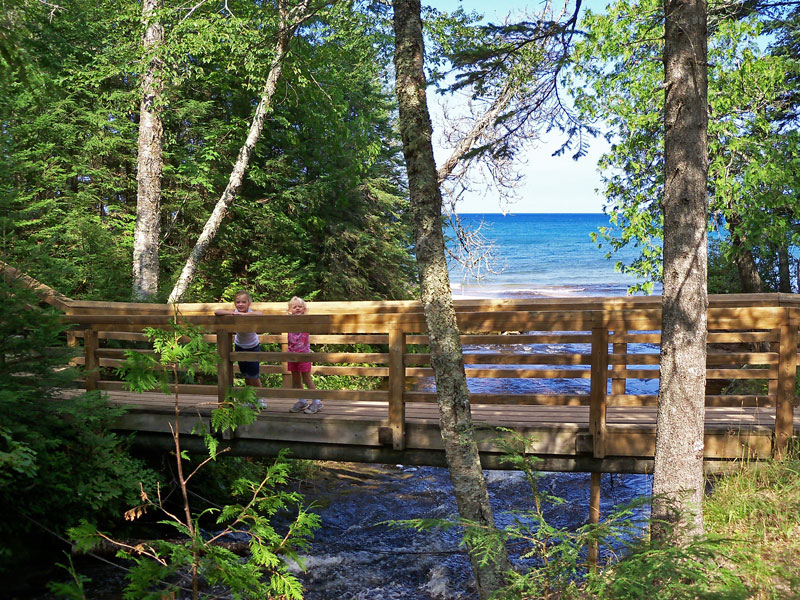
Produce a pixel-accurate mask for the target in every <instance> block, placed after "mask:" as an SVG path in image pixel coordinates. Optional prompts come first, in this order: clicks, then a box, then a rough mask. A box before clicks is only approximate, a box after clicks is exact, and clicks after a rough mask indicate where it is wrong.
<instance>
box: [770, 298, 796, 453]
mask: <svg viewBox="0 0 800 600" xmlns="http://www.w3.org/2000/svg"><path fill="white" fill-rule="evenodd" d="M784 310H785V314H786V316H785V322H784V324H783V325H781V334H780V339H779V341H778V344H779V351H778V352H779V362H778V395H777V399H776V402H775V446H774V449H773V453H774V455H775V457H776V458H780V457H782V456H784V455H785V454H786V449H787V447H788V445H789V440H790V439H791V438H792V435H793V433H794V390H795V385H796V379H797V323H796V322H792V319H791V312H790V311H789V309H784Z"/></svg>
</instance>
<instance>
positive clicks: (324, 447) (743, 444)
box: [108, 391, 800, 472]
mask: <svg viewBox="0 0 800 600" xmlns="http://www.w3.org/2000/svg"><path fill="white" fill-rule="evenodd" d="M108 394H109V400H110V402H111V403H112V404H115V405H121V406H125V407H127V408H128V412H127V413H126V414H125V415H124V416H123V417H121V418H120V420H119V422H118V427H119V429H120V430H135V431H137V438H136V439H137V441H138V442H137V443H139V444H140V445H143V446H146V447H170V446H171V444H172V440H171V437H170V436H169V431H170V429H169V422H170V420H171V419H172V418H174V402H173V399H172V398H171V397H169V396H166V395H163V394H158V393H145V394H136V393H131V392H124V391H110V392H108ZM294 401H295V400H294V399H293V398H278V399H270V400H269V405H268V407H267V408H266V409H264V410H263V411H262V413H261V415H260V416H259V418H258V420H257V422H256V423H254V424H253V425H250V426H248V427H242V428H239V429H238V430H237V431H236V432H235V433H234V434H233V435H232V436H230V437H229V438H227V439H226V444H227V445H230V447H231V451H232V452H233V453H234V454H239V455H253V456H259V455H261V456H274V455H276V454H277V452H278V451H279V450H280V449H281V448H289V449H290V450H291V451H292V454H293V456H295V457H298V458H309V459H320V460H348V461H356V462H381V463H404V464H426V465H444V452H443V446H442V441H441V436H440V433H439V424H438V408H437V406H436V405H435V404H431V403H415V402H408V403H406V415H405V418H406V419H405V420H406V448H405V449H404V450H393V449H392V448H391V446H386V445H384V444H382V443H381V434H380V430H381V428H385V427H386V426H387V425H388V406H387V403H385V402H373V401H337V400H327V401H326V402H325V408H324V410H323V411H322V412H320V413H317V414H314V415H306V414H303V413H298V414H294V413H290V412H289V407H290V406H291V405H292V404H293V403H294ZM180 402H181V430H182V432H183V433H184V434H186V435H184V436H183V437H182V443H183V444H184V446H185V447H189V448H191V447H192V446H198V447H199V445H200V441H199V438H197V437H196V436H192V435H189V434H190V433H191V430H192V428H193V427H194V426H195V425H196V424H197V421H198V420H202V421H204V422H207V421H208V418H209V416H210V413H211V410H212V409H213V408H214V407H215V406H216V398H215V397H211V396H207V395H204V396H201V395H188V394H186V395H182V396H181V399H180ZM472 414H473V420H474V422H475V424H476V437H477V438H478V441H479V448H480V450H481V458H482V460H483V462H484V466H486V467H489V468H502V464H501V462H500V461H499V457H500V455H501V454H502V451H501V449H500V448H499V447H498V444H497V438H498V437H499V436H500V435H501V434H500V433H499V432H498V430H497V428H498V427H505V428H509V429H513V430H515V431H518V432H519V433H521V434H523V435H525V436H530V437H533V438H535V443H534V446H533V448H532V451H533V452H535V453H536V454H537V455H539V456H541V457H543V462H542V464H541V465H540V466H541V468H542V469H543V470H564V471H567V470H580V471H594V470H602V471H606V472H607V471H623V472H647V471H649V470H650V469H651V468H652V457H653V452H654V449H655V424H656V408H655V407H630V406H626V407H609V408H608V412H607V427H608V442H607V452H606V457H605V458H593V457H592V456H591V447H592V446H591V443H592V442H591V435H590V433H589V407H588V406H519V405H517V406H509V405H505V406H500V405H497V404H492V405H480V404H476V405H473V406H472ZM774 427H775V409H774V408H763V407H762V408H756V407H741V408H736V407H734V408H732V407H707V408H706V436H705V444H706V450H705V452H706V458H707V461H708V462H707V464H708V465H713V464H715V463H718V462H719V461H718V459H722V460H730V459H737V458H742V457H746V456H754V457H768V456H770V453H771V451H772V438H773V432H774ZM794 429H795V431H796V432H797V431H800V410H797V409H796V410H795V414H794Z"/></svg>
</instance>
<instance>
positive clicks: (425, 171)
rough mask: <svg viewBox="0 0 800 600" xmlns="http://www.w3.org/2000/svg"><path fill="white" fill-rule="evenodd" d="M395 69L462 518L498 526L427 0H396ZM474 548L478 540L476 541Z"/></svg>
mask: <svg viewBox="0 0 800 600" xmlns="http://www.w3.org/2000/svg"><path fill="white" fill-rule="evenodd" d="M392 4H393V7H394V30H395V58H394V61H395V76H396V92H397V99H398V107H399V124H400V134H401V137H402V140H403V154H404V156H405V162H406V171H407V174H408V186H409V193H410V197H411V205H412V210H413V211H414V219H415V224H416V256H417V265H418V269H419V275H420V284H421V294H422V298H421V299H422V306H423V309H424V311H425V319H426V322H427V325H428V334H429V336H430V347H431V365H432V366H433V370H434V375H435V378H436V395H437V401H438V404H439V415H440V423H441V431H442V439H443V441H444V447H445V453H446V457H447V464H448V466H449V468H450V478H451V480H452V482H453V487H454V490H455V495H456V503H457V505H458V511H459V514H460V515H461V517H462V518H464V519H467V520H469V521H472V522H473V523H475V524H477V525H478V526H480V527H483V528H486V529H487V530H489V531H491V530H492V529H494V518H493V516H492V510H491V506H490V505H489V494H488V491H487V488H486V481H485V479H484V478H483V470H482V469H481V464H480V456H479V455H478V448H477V445H476V443H475V438H474V431H473V426H472V416H471V413H470V404H469V390H468V389H467V380H466V374H465V372H464V361H463V357H462V354H461V338H460V332H459V330H458V324H457V322H456V313H455V308H454V306H453V297H452V293H451V289H450V278H449V275H448V272H447V263H446V260H445V246H444V236H443V233H442V196H441V191H440V189H439V183H438V178H437V172H436V163H435V160H434V157H433V146H432V145H431V136H432V126H431V120H430V114H429V113H428V105H427V100H426V96H425V86H426V83H425V73H424V70H423V60H424V59H423V56H424V52H423V39H422V20H421V18H420V3H419V0H394V2H393V3H392ZM470 550H472V548H470ZM499 556H500V558H499V559H498V560H497V561H496V562H490V563H488V564H486V565H481V564H480V562H479V560H478V558H477V557H476V556H475V553H474V552H472V551H471V552H470V561H471V563H472V569H473V573H474V576H475V581H476V584H477V586H478V593H479V595H480V597H481V598H488V597H489V595H490V594H491V593H492V592H494V591H497V590H498V589H500V588H501V587H502V586H503V584H504V574H505V572H506V571H507V570H508V569H509V568H510V563H509V562H508V558H507V556H506V553H505V549H501V553H500V555H499Z"/></svg>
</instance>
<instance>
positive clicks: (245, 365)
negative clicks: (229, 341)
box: [233, 344, 261, 379]
mask: <svg viewBox="0 0 800 600" xmlns="http://www.w3.org/2000/svg"><path fill="white" fill-rule="evenodd" d="M233 347H234V348H235V349H236V351H237V352H261V344H256V345H255V346H252V347H250V348H243V347H242V346H240V345H239V344H234V345H233ZM238 364H239V371H241V373H242V376H243V377H246V378H247V379H256V378H257V377H258V371H259V363H258V361H249V360H240V361H239V363H238Z"/></svg>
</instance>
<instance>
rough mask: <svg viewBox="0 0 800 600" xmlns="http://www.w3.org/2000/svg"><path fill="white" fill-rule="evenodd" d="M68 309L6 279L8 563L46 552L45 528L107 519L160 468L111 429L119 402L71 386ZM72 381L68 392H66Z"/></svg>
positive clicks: (0, 376) (0, 433)
mask: <svg viewBox="0 0 800 600" xmlns="http://www.w3.org/2000/svg"><path fill="white" fill-rule="evenodd" d="M63 330H64V327H63V325H62V324H61V322H60V318H59V315H58V314H57V313H56V311H54V310H52V309H50V308H41V307H40V306H39V305H38V299H37V298H36V296H35V295H34V294H33V293H31V292H30V291H28V290H25V289H22V288H21V287H20V288H18V287H15V286H13V285H12V284H9V283H8V282H6V281H5V280H4V279H0V509H1V510H2V511H3V514H4V515H6V518H4V519H2V521H1V522H0V539H1V540H2V543H0V571H2V572H3V573H4V574H5V575H7V576H8V577H9V578H10V576H11V575H13V571H11V569H12V568H13V567H15V566H17V565H18V564H19V563H20V562H24V561H26V560H28V559H30V558H31V557H32V556H33V555H36V554H37V553H38V554H46V552H47V550H48V549H52V548H53V545H52V544H50V543H41V539H42V535H43V534H44V530H43V528H46V529H48V530H50V531H53V532H55V533H57V534H62V533H63V532H64V531H65V529H66V528H67V527H69V526H72V525H74V524H75V523H77V522H78V520H79V519H80V518H85V517H88V516H89V515H91V516H92V517H93V518H94V519H96V520H97V521H98V522H107V521H108V520H110V519H111V518H112V517H113V516H116V515H118V514H120V512H121V511H122V510H123V509H124V507H125V506H127V505H128V504H129V503H130V502H132V501H133V500H134V499H135V498H136V496H137V493H138V490H139V487H138V484H137V482H138V481H140V480H142V481H145V482H146V484H147V485H148V486H150V485H153V484H154V479H155V478H154V475H153V474H152V473H151V472H150V471H148V470H147V469H145V468H144V466H143V464H142V463H141V462H139V461H137V460H134V459H132V458H131V457H130V455H129V454H128V453H127V451H126V440H124V439H121V438H119V437H118V436H116V435H115V434H114V433H112V432H111V429H110V428H111V425H112V423H113V420H114V419H115V417H117V416H118V415H120V414H121V410H120V409H117V408H115V409H111V408H109V407H108V406H107V405H106V402H105V400H104V399H103V398H101V397H100V396H99V395H98V394H97V393H93V394H84V393H78V392H77V391H76V390H69V388H71V387H73V386H74V379H75V376H76V373H74V372H73V371H72V370H71V369H68V368H66V362H67V359H68V357H69V356H70V354H71V351H70V350H69V349H68V348H66V347H65V345H64V342H63V337H62V334H63ZM65 391H68V393H66V394H65V393H64V392H65Z"/></svg>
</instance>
